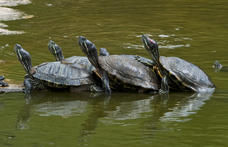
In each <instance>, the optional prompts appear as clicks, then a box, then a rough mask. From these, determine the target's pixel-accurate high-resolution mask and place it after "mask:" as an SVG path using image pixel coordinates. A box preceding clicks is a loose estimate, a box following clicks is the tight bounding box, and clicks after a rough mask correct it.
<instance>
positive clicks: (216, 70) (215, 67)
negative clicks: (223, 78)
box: [213, 61, 223, 72]
mask: <svg viewBox="0 0 228 147" xmlns="http://www.w3.org/2000/svg"><path fill="white" fill-rule="evenodd" d="M222 67H223V66H222V64H220V63H219V62H218V61H215V63H214V65H213V68H214V70H215V72H219V70H220V69H221V68H222Z"/></svg>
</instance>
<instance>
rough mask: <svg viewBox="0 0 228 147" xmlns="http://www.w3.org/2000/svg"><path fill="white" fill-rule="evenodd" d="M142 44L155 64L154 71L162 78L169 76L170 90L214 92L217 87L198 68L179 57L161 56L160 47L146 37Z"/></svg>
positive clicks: (143, 38) (144, 36)
mask: <svg viewBox="0 0 228 147" xmlns="http://www.w3.org/2000/svg"><path fill="white" fill-rule="evenodd" d="M142 43H143V44H144V47H145V49H146V50H147V51H148V52H149V53H150V55H151V58H152V60H153V62H154V70H155V72H156V73H157V75H159V76H160V77H161V78H163V77H164V76H167V81H168V84H169V86H170V88H173V89H180V90H183V91H196V92H213V91H214V89H215V85H214V84H213V82H212V80H211V78H210V77H209V76H208V75H207V74H206V73H205V72H204V71H203V70H201V69H200V68H199V67H198V66H196V65H194V64H192V63H189V62H187V61H185V60H183V59H180V58H178V57H164V56H160V55H159V51H158V45H157V43H156V42H155V41H154V40H153V39H150V38H149V37H148V36H146V35H142Z"/></svg>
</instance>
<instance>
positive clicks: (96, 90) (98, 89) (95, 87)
mask: <svg viewBox="0 0 228 147" xmlns="http://www.w3.org/2000/svg"><path fill="white" fill-rule="evenodd" d="M89 89H90V91H91V92H104V89H103V88H101V87H100V86H97V85H91V86H90V88H89Z"/></svg>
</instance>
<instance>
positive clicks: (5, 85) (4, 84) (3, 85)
mask: <svg viewBox="0 0 228 147" xmlns="http://www.w3.org/2000/svg"><path fill="white" fill-rule="evenodd" d="M4 79H5V77H4V76H0V87H7V86H9V85H8V83H6V82H4V81H3V80H4Z"/></svg>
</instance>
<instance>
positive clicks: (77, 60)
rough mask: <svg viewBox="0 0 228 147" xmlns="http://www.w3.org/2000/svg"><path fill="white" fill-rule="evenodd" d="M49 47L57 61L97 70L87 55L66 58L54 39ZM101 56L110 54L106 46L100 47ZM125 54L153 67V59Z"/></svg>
mask: <svg viewBox="0 0 228 147" xmlns="http://www.w3.org/2000/svg"><path fill="white" fill-rule="evenodd" d="M48 49H49V51H50V52H51V53H52V55H53V56H54V57H55V60H56V61H61V62H65V61H66V62H69V63H74V64H81V65H84V66H85V67H86V68H87V69H88V70H90V71H93V70H95V67H94V66H93V65H92V64H91V63H90V61H89V60H88V58H87V57H83V56H72V57H69V58H66V59H64V56H63V52H62V49H61V48H60V47H59V46H58V45H57V44H56V43H55V42H54V41H52V40H50V41H49V42H48ZM99 55H100V56H109V52H108V51H107V50H106V48H100V53H99ZM121 56H125V57H127V58H131V59H133V60H137V61H138V62H141V63H143V64H144V65H146V66H148V67H150V68H153V64H154V63H153V61H152V60H150V59H147V58H144V57H141V56H138V55H121Z"/></svg>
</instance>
